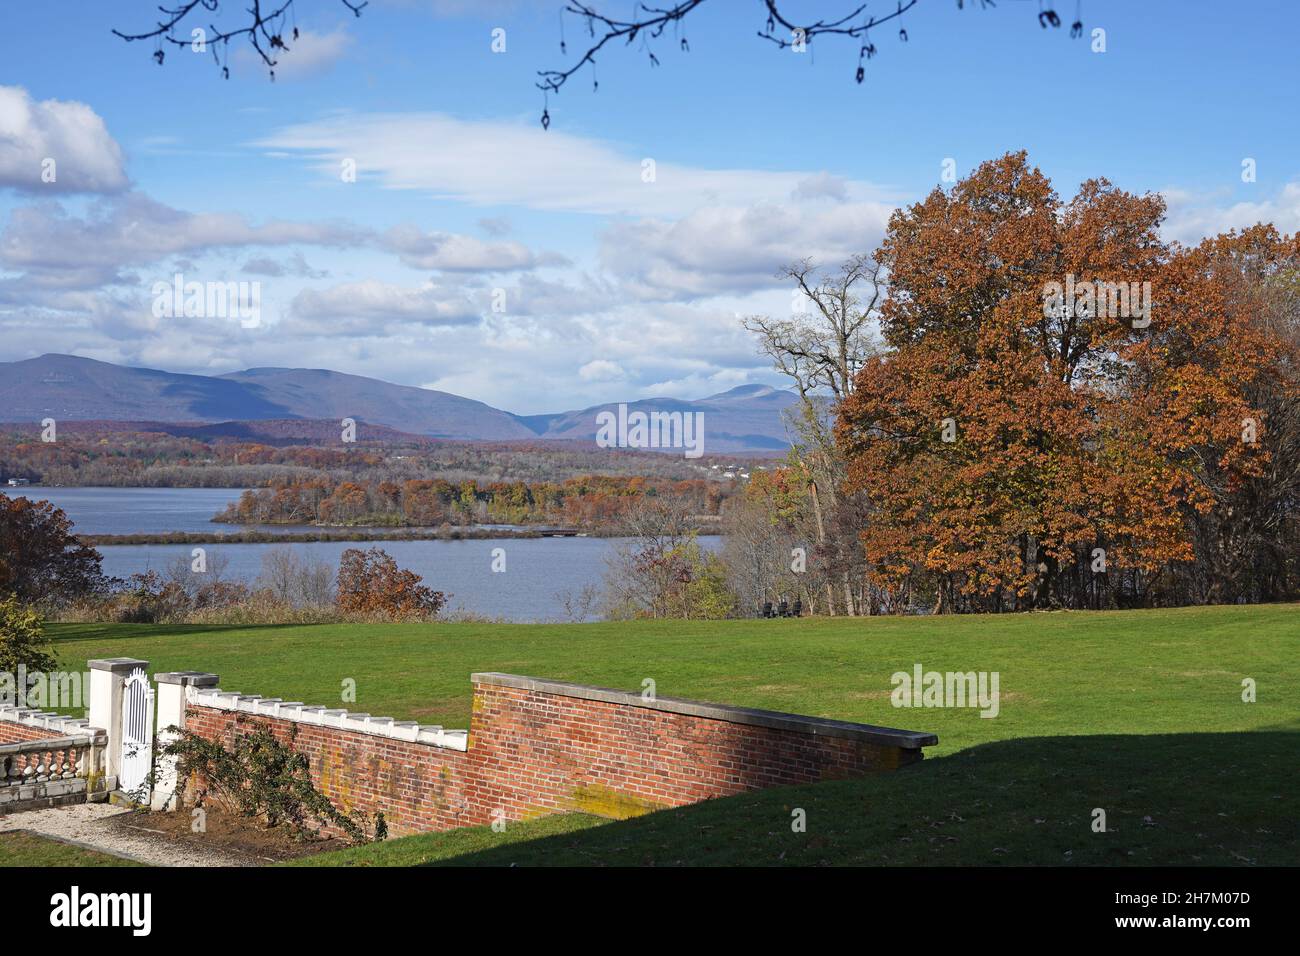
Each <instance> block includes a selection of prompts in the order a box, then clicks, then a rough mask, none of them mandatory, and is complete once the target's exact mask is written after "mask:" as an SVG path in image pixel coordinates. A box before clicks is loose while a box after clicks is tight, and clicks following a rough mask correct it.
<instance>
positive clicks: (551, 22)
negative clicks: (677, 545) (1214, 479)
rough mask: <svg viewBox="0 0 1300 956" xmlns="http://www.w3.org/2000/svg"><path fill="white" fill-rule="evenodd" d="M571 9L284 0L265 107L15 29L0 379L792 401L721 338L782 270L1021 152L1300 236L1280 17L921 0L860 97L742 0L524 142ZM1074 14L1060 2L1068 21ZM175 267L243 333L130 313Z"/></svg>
mask: <svg viewBox="0 0 1300 956" xmlns="http://www.w3.org/2000/svg"><path fill="white" fill-rule="evenodd" d="M242 6H243V5H242V4H239V3H223V4H222V10H221V11H220V12H219V14H218V15H217V16H216V17H215V19H216V22H217V23H218V24H219V25H222V26H224V25H227V24H228V23H230V22H231V21H232V20H233V18H234V17H235V16H236V15H237V13H238V11H240V10H241V9H242ZM561 6H562V4H561V3H560V2H558V0H516V2H508V0H506V2H494V0H478V2H473V3H472V2H469V0H372V2H371V4H370V6H369V7H368V8H367V9H366V10H365V12H364V14H363V15H362V16H361V17H360V18H355V17H353V16H352V15H351V13H349V12H348V11H347V9H346V8H345V7H343V5H342V4H341V3H338V2H337V0H298V2H297V10H296V22H297V25H298V27H299V29H300V30H301V31H302V32H303V34H304V38H303V40H302V41H301V42H300V43H299V44H297V45H296V48H295V49H293V50H292V51H291V52H290V53H289V54H287V55H284V56H282V58H281V60H282V62H281V67H280V69H279V71H278V72H279V76H278V78H277V80H276V82H275V83H270V82H269V81H268V79H267V76H266V71H265V69H264V68H263V67H262V66H261V65H260V64H259V63H258V62H256V61H255V59H254V58H253V57H252V56H251V55H250V54H249V52H248V51H246V50H243V49H242V48H241V46H240V45H238V44H236V45H233V46H232V53H231V57H230V64H229V65H230V69H231V74H232V76H231V79H230V80H229V81H225V80H222V78H221V76H220V74H219V72H218V70H217V69H216V67H215V66H214V65H213V63H212V57H211V54H210V53H204V54H193V53H189V52H188V51H183V50H175V49H168V50H167V56H166V63H165V64H164V65H163V66H162V67H159V66H158V65H157V64H156V63H155V62H154V61H153V59H152V57H151V56H150V54H151V52H152V49H153V47H152V46H151V45H148V44H147V43H137V44H130V45H128V44H125V43H123V42H121V41H120V40H117V39H116V38H114V37H112V36H111V35H110V34H109V30H110V29H111V28H113V27H117V28H119V29H122V30H124V31H130V30H132V29H141V28H143V27H146V26H147V25H149V24H150V23H151V22H152V20H153V17H154V15H155V14H154V4H151V3H149V2H144V0H118V2H115V3H112V4H104V3H99V2H91V0H83V2H73V3H48V4H43V5H27V4H23V5H19V6H17V7H16V8H15V9H12V10H10V11H8V13H7V19H6V32H5V34H4V35H3V36H0V230H3V231H0V359H17V358H26V357H30V356H33V355H38V354H41V353H42V352H49V351H58V352H74V353H76V354H81V355H87V356H90V357H94V358H101V359H105V360H109V361H117V362H126V363H129V364H138V365H151V366H156V367H163V368H169V369H174V370H180V371H202V372H223V371H230V370H233V369H237V368H243V367H247V366H255V365H308V366H314V367H330V368H336V369H340V370H343V371H349V372H355V373H358V374H366V375H374V376H377V377H381V378H386V379H389V380H392V381H400V382H403V383H407V384H412V385H426V386H430V387H435V388H442V389H446V390H448V391H453V392H457V393H459V394H464V395H468V396H470V397H473V398H477V399H481V400H483V401H486V402H489V403H491V404H493V405H496V406H498V407H504V408H508V409H510V410H512V411H517V412H523V413H533V412H541V411H555V410H559V409H563V408H573V407H580V406H584V405H588V404H592V403H594V402H597V401H606V400H613V399H625V398H635V397H643V396H646V395H651V394H674V395H679V396H682V397H698V396H702V395H706V394H710V393H713V392H717V391H721V390H723V389H725V388H729V387H731V386H733V385H737V384H742V383H745V382H751V381H765V382H772V383H776V382H778V381H779V380H778V379H777V378H776V377H775V376H774V375H773V373H771V372H770V371H768V370H767V368H766V364H765V362H764V361H763V360H762V359H761V358H760V357H758V356H757V355H756V354H755V353H754V349H753V343H752V342H751V341H750V340H749V338H748V337H747V335H746V333H744V331H743V329H742V328H741V327H740V318H741V317H742V316H744V315H747V314H751V313H755V312H767V313H775V312H777V311H788V309H789V308H790V295H789V291H788V289H786V288H784V287H782V286H781V285H780V284H779V283H778V282H776V281H775V280H774V279H773V278H772V273H773V272H774V271H775V268H776V267H777V266H778V265H779V264H781V263H782V262H784V261H788V260H790V259H793V258H795V257H798V256H802V255H811V256H814V257H816V258H817V259H818V261H822V262H827V263H834V262H835V261H836V260H837V259H839V258H843V257H844V256H846V255H848V254H849V253H851V252H855V251H870V250H871V249H873V248H874V247H875V245H876V243H878V241H879V239H880V237H881V234H882V232H883V228H884V224H885V222H886V220H887V218H888V214H889V212H890V210H892V209H893V208H895V207H896V206H897V205H899V204H901V203H906V202H910V201H914V200H916V199H918V198H920V197H921V196H923V195H924V194H925V192H927V191H928V190H929V189H931V188H933V187H934V186H935V185H936V184H938V183H939V178H940V173H941V169H942V164H943V162H944V160H945V159H948V158H951V159H952V160H954V161H955V163H956V167H957V171H958V173H959V174H962V173H964V172H966V171H968V170H969V169H970V168H971V167H972V166H973V165H975V164H977V163H978V162H979V161H981V160H983V159H987V158H991V157H994V156H997V155H1000V154H1002V153H1004V152H1006V151H1007V150H1012V149H1020V148H1024V149H1028V150H1029V153H1030V158H1031V160H1032V161H1033V162H1034V163H1036V164H1037V165H1039V166H1040V167H1041V168H1042V169H1043V170H1044V171H1045V172H1046V173H1047V174H1048V175H1049V176H1051V177H1052V179H1053V181H1054V182H1055V184H1056V187H1057V189H1058V191H1059V192H1060V193H1062V194H1063V195H1065V196H1068V195H1070V194H1071V193H1072V192H1073V191H1074V189H1075V188H1076V187H1077V185H1078V183H1079V182H1080V181H1082V180H1083V179H1085V178H1089V177H1092V176H1106V177H1107V178H1109V179H1111V180H1112V181H1114V182H1116V183H1117V184H1119V185H1120V186H1122V187H1124V188H1127V189H1130V190H1133V191H1136V192H1145V191H1159V192H1162V193H1164V194H1165V195H1166V197H1167V199H1168V201H1169V204H1170V216H1169V220H1168V223H1167V225H1166V233H1167V235H1168V236H1169V237H1170V238H1175V239H1179V240H1181V241H1189V242H1190V241H1196V240H1197V239H1199V238H1200V237H1202V236H1204V235H1206V234H1209V233H1213V232H1217V231H1219V230H1221V229H1224V228H1228V227H1231V226H1241V225H1246V224H1249V223H1252V222H1255V221H1257V220H1260V219H1264V220H1269V221H1274V222H1276V223H1277V224H1278V226H1279V227H1280V228H1283V229H1285V230H1287V231H1294V230H1295V229H1297V228H1298V227H1300V149H1297V146H1298V145H1300V144H1298V143H1297V124H1296V121H1295V118H1294V117H1295V115H1296V113H1297V108H1296V107H1297V102H1298V98H1297V94H1298V93H1300V59H1298V58H1297V57H1296V56H1295V55H1294V49H1293V42H1294V37H1295V36H1296V35H1297V30H1296V27H1297V25H1298V24H1297V21H1300V5H1296V4H1294V3H1286V2H1275V3H1266V2H1261V3H1251V4H1225V3H1211V2H1159V0H1151V2H1131V0H1130V2H1126V0H1087V2H1083V3H1082V5H1081V7H1080V11H1081V19H1082V20H1083V22H1084V24H1085V34H1084V37H1083V38H1082V39H1078V40H1072V39H1070V38H1069V37H1068V35H1067V28H1066V27H1062V28H1061V29H1060V30H1043V29H1041V28H1040V27H1039V26H1038V22H1037V13H1038V10H1039V6H1040V5H1039V3H1038V2H1037V0H1003V2H1001V3H999V4H998V6H997V7H996V8H994V9H987V10H980V9H978V3H967V4H966V7H967V8H968V9H965V10H960V11H959V10H957V9H956V4H955V3H953V2H952V0H921V2H920V3H919V4H918V6H917V7H916V9H914V10H912V11H909V12H908V14H907V15H906V16H905V17H904V19H903V20H902V21H901V25H902V26H903V27H904V28H905V29H906V30H907V32H908V42H906V43H903V42H901V41H900V39H899V37H898V34H897V27H898V24H896V23H895V24H889V25H887V26H884V27H881V28H880V29H879V30H878V31H877V32H876V35H875V36H873V40H874V42H875V44H876V46H877V47H878V48H879V51H880V52H879V54H878V55H877V56H876V57H875V58H874V59H872V60H871V61H870V62H869V63H868V64H867V77H866V82H865V83H863V84H862V85H861V86H859V85H857V84H855V83H854V82H853V72H854V69H855V68H856V65H857V44H855V43H854V42H853V41H850V40H838V39H835V38H829V37H828V38H822V39H819V40H817V41H816V42H814V43H813V45H812V50H811V52H810V53H807V54H795V53H792V52H791V51H789V50H786V51H779V50H776V49H775V48H774V47H772V46H771V45H770V44H767V43H765V42H764V41H762V40H760V39H758V38H757V37H756V36H755V33H756V31H757V30H759V29H760V28H761V27H762V26H763V21H764V19H765V16H764V14H763V12H762V4H761V3H759V2H757V0H753V2H750V0H711V2H709V3H705V4H704V5H702V6H701V8H700V9H699V11H698V12H696V13H694V14H692V15H691V17H690V18H689V19H688V20H687V21H686V23H685V25H684V27H683V28H682V35H684V36H685V37H686V38H687V39H688V41H689V45H690V52H689V53H682V52H680V51H679V50H678V48H677V39H676V38H674V37H673V36H672V35H667V36H665V37H664V38H663V39H662V40H661V41H659V42H657V43H655V44H654V47H653V48H654V50H655V52H656V53H657V55H658V57H659V59H660V61H661V63H662V65H661V66H660V67H658V68H652V67H651V66H650V65H649V63H648V60H647V54H646V52H645V51H644V50H643V49H642V48H641V47H640V45H639V44H637V45H634V46H633V47H631V48H625V47H622V46H617V47H614V48H612V49H610V50H609V51H608V52H606V53H604V54H603V55H602V56H601V57H600V58H599V61H598V65H597V73H596V77H597V79H598V80H599V84H600V89H599V91H598V92H595V93H593V92H592V77H591V75H590V73H589V72H583V73H580V74H578V75H577V76H576V77H575V78H574V79H573V80H572V81H571V82H570V84H569V85H568V86H567V87H566V88H565V90H564V91H563V93H562V94H561V95H559V96H558V97H556V96H552V97H551V100H550V104H549V105H550V113H551V116H552V118H553V123H552V126H551V129H550V131H549V132H544V131H542V130H541V128H540V126H539V124H538V116H539V115H540V112H541V108H542V96H541V94H540V93H539V92H538V91H537V90H536V89H535V88H534V86H533V81H534V79H535V74H536V71H537V70H538V69H542V68H549V67H556V66H567V65H568V64H569V62H571V60H572V57H573V54H574V51H575V50H577V49H579V47H580V45H581V41H582V40H583V38H584V35H583V29H582V26H581V23H580V22H579V21H578V20H575V19H574V18H572V17H568V18H565V26H564V35H565V39H566V40H567V42H568V47H569V54H568V56H564V55H562V54H561V53H560V50H559V39H560V22H561V17H560V14H559V10H560V8H561ZM783 7H784V8H785V9H787V10H788V12H789V14H790V15H791V16H792V17H795V18H797V17H799V16H800V15H801V14H804V13H805V12H808V13H809V15H810V16H815V15H823V16H824V15H828V14H829V13H832V12H835V11H840V10H845V9H848V8H849V7H848V5H844V4H838V3H835V2H833V0H821V2H817V3H813V2H802V3H798V2H789V3H787V4H785V5H783ZM893 7H894V4H893V3H892V2H890V3H880V4H873V5H871V7H869V9H878V10H879V11H880V12H888V11H890V10H892V9H893ZM971 7H976V9H970V8H971ZM625 8H630V4H628V3H619V4H604V5H602V9H606V10H609V11H612V12H618V13H625V12H626V9H625ZM1075 9H1076V5H1075V0H1062V2H1060V3H1059V4H1058V12H1059V13H1060V15H1061V17H1062V19H1063V20H1064V21H1065V23H1066V25H1067V26H1068V24H1069V23H1070V22H1071V21H1072V20H1073V19H1074V17H1075ZM210 19H211V18H207V17H205V18H202V19H198V20H196V21H195V22H194V25H203V24H206V23H208V22H210ZM495 28H501V29H504V30H505V43H506V50H505V52H504V53H494V52H493V51H492V48H491V45H492V31H493V29H495ZM1096 28H1100V29H1103V30H1104V31H1105V38H1104V39H1105V51H1104V52H1094V51H1093V49H1092V47H1093V46H1094V41H1093V38H1092V31H1093V30H1094V29H1096ZM186 35H188V31H187V33H186ZM51 36H57V41H56V42H52V41H51V39H50V37H51ZM291 46H295V45H294V44H291ZM73 104H80V105H79V106H75V105H73ZM47 154H53V156H54V158H55V159H56V160H58V161H59V166H58V169H59V177H58V180H57V181H56V183H44V182H42V181H41V180H40V178H39V162H40V160H41V159H42V158H45V157H46V155H47ZM1246 158H1250V159H1253V160H1254V161H1255V168H1256V171H1257V175H1256V179H1255V181H1254V182H1243V181H1242V176H1241V169H1242V161H1243V159H1246ZM347 160H352V161H355V163H356V168H357V177H356V181H355V182H344V181H343V179H342V177H341V176H340V169H341V166H342V164H343V162H344V161H347ZM645 160H653V162H654V164H655V166H654V168H655V177H654V181H653V182H645V181H644V180H643V176H642V171H643V168H644V167H643V164H644V162H645ZM177 272H180V273H182V274H183V275H184V276H185V278H186V280H187V281H188V280H190V279H194V280H198V281H227V280H230V281H235V280H247V281H257V282H259V283H260V284H261V285H260V291H261V296H262V306H263V310H262V313H263V321H261V323H260V324H259V325H258V326H257V327H256V328H244V327H242V326H241V324H240V322H239V321H238V320H237V319H231V318H227V317H224V316H207V317H197V318H196V317H191V318H184V317H180V318H161V319H160V318H158V317H157V316H155V315H153V313H152V311H151V303H152V297H151V295H150V289H151V287H152V285H153V283H155V282H158V281H161V280H166V281H170V280H171V278H172V276H173V275H174V274H176V273H177ZM502 302H503V303H504V306H503V307H502V306H501V303H502ZM494 304H496V305H497V306H498V311H494V310H493V305H494Z"/></svg>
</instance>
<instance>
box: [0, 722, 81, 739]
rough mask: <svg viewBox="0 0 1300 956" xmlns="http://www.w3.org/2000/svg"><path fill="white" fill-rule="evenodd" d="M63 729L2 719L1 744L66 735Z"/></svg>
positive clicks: (0, 724)
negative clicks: (47, 728) (34, 725)
mask: <svg viewBox="0 0 1300 956" xmlns="http://www.w3.org/2000/svg"><path fill="white" fill-rule="evenodd" d="M66 736H67V734H66V733H65V732H64V731H62V730H46V729H45V728H44V727H33V726H31V725H30V724H20V723H18V722H17V721H13V720H0V744H19V743H23V742H24V741H27V740H49V739H52V738H54V737H66Z"/></svg>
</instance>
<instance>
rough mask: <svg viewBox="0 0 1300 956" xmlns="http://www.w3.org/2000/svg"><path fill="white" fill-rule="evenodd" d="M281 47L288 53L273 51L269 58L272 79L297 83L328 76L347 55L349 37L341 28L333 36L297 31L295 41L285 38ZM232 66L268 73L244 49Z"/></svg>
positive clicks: (240, 51)
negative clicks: (271, 63) (273, 71)
mask: <svg viewBox="0 0 1300 956" xmlns="http://www.w3.org/2000/svg"><path fill="white" fill-rule="evenodd" d="M285 43H286V45H287V46H288V49H286V50H279V51H275V55H274V56H272V57H271V58H272V59H273V60H275V78H276V79H277V80H301V79H305V78H307V77H310V76H317V75H319V74H321V73H325V72H328V71H329V70H330V69H331V68H332V67H333V66H334V64H335V63H337V62H338V61H339V60H341V59H342V58H343V55H344V54H345V53H347V50H348V47H349V46H350V45H351V44H352V36H351V35H350V34H349V33H348V32H347V31H346V29H345V28H343V27H339V28H337V29H336V30H334V32H333V33H314V32H312V31H311V30H300V31H299V32H298V38H297V39H296V40H295V39H293V38H292V37H286V39H285ZM263 48H264V49H265V47H263ZM268 52H270V51H268ZM235 62H236V63H237V64H238V65H239V66H240V67H242V68H244V69H260V70H265V69H268V67H267V66H266V63H265V62H264V61H263V60H262V58H261V57H260V56H258V55H257V53H256V52H255V51H253V50H251V49H249V48H248V47H240V48H239V50H238V51H237V52H236V53H235Z"/></svg>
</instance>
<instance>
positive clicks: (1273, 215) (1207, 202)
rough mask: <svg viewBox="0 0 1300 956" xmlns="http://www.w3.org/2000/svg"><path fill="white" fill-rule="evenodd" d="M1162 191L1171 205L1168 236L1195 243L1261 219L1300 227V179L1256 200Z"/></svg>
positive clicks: (1288, 228) (1283, 226) (1290, 229)
mask: <svg viewBox="0 0 1300 956" xmlns="http://www.w3.org/2000/svg"><path fill="white" fill-rule="evenodd" d="M1162 195H1163V196H1164V197H1165V202H1166V203H1167V204H1168V207H1169V211H1168V215H1167V216H1166V218H1165V222H1164V225H1163V226H1162V227H1161V232H1162V233H1163V235H1164V236H1165V238H1166V239H1177V240H1178V241H1179V242H1183V243H1186V244H1189V245H1195V244H1196V243H1199V242H1200V241H1201V240H1202V239H1204V238H1205V237H1206V236H1214V235H1218V234H1219V233H1221V232H1226V231H1227V230H1229V229H1243V228H1245V227H1247V226H1253V225H1255V224H1256V223H1259V222H1266V223H1272V224H1273V225H1275V226H1276V227H1277V228H1278V231H1279V232H1296V231H1300V183H1294V182H1293V183H1287V184H1286V185H1285V186H1283V187H1282V189H1281V190H1280V191H1279V192H1277V193H1276V194H1275V195H1272V196H1265V197H1263V198H1261V199H1259V200H1256V201H1253V202H1227V203H1225V202H1222V201H1221V197H1220V196H1217V195H1214V194H1209V195H1207V194H1205V193H1197V192H1192V191H1191V190H1187V189H1166V190H1164V191H1163V192H1162Z"/></svg>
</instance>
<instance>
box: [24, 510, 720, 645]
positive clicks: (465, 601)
mask: <svg viewBox="0 0 1300 956" xmlns="http://www.w3.org/2000/svg"><path fill="white" fill-rule="evenodd" d="M241 491H242V489H239V488H44V487H39V486H33V487H30V488H24V489H21V490H17V489H7V493H8V494H10V495H18V494H21V495H25V496H26V497H29V498H33V499H46V500H49V501H50V502H52V503H53V504H54V505H55V506H56V507H59V508H62V509H63V510H64V511H65V512H66V513H67V515H68V517H69V518H70V519H71V520H72V522H73V530H74V531H76V532H78V533H80V534H163V533H166V532H168V531H191V532H196V531H201V532H212V533H221V532H222V531H239V530H243V529H245V528H247V527H250V526H247V525H238V526H236V525H223V524H213V523H212V522H211V518H212V516H213V515H214V514H216V513H217V512H218V511H220V510H221V509H222V508H224V507H225V506H226V505H227V504H229V503H230V502H232V501H235V500H237V499H238V498H239V495H240V493H241ZM266 530H271V531H277V530H278V531H287V530H314V529H311V528H302V529H297V528H289V527H286V526H283V525H276V526H266ZM623 540H625V539H622V538H482V539H476V540H460V541H442V540H437V541H381V542H378V547H381V548H383V549H384V550H385V551H387V552H388V553H389V554H391V555H392V556H393V558H394V560H396V561H397V563H398V565H400V566H401V567H403V568H409V569H410V570H412V571H414V572H416V573H417V574H419V575H420V576H422V577H423V578H424V583H425V584H427V585H429V586H430V587H432V588H434V589H435V590H439V591H443V592H446V593H449V594H450V595H451V597H450V599H449V601H448V608H449V609H450V610H453V611H456V610H459V611H464V612H468V613H472V614H478V615H482V616H485V617H491V618H501V619H503V620H508V621H548V620H560V619H563V617H564V606H563V598H562V594H564V593H565V592H568V593H571V594H577V593H578V592H579V591H580V590H581V589H582V588H583V587H585V586H587V585H592V586H597V587H599V585H600V583H601V581H602V579H603V576H604V573H605V569H606V567H607V559H608V558H609V556H610V555H611V554H612V553H613V551H614V549H615V548H616V547H617V546H618V544H619V543H620V542H621V541H623ZM700 543H701V545H702V546H704V547H706V548H715V547H719V546H720V545H721V539H720V538H717V537H703V538H701V539H700ZM366 546H367V545H365V544H364V543H357V542H343V541H333V542H326V541H311V542H295V543H290V544H284V545H274V544H233V543H232V544H205V545H202V547H203V548H205V549H206V550H207V553H208V559H209V561H210V562H211V561H212V559H213V558H214V557H217V558H219V560H223V561H225V563H226V567H225V572H224V573H225V576H226V577H227V578H242V579H245V580H250V581H251V580H252V579H253V578H255V577H257V575H258V573H259V572H260V571H261V569H262V557H263V555H265V554H266V552H267V550H268V549H270V548H273V547H288V548H293V549H294V550H295V551H297V552H298V553H299V554H300V555H302V556H303V557H305V558H309V559H311V560H313V561H321V562H325V563H327V564H329V565H330V567H332V568H337V567H338V562H339V556H340V555H341V554H342V553H343V551H344V550H345V549H347V548H363V547H366ZM194 547H195V545H188V544H185V545H115V546H111V547H101V548H99V552H100V554H102V555H103V556H104V572H105V573H106V574H109V575H113V576H116V577H126V576H127V575H129V574H133V573H135V572H139V571H148V570H151V569H152V570H157V571H162V570H165V569H166V568H167V567H168V566H169V565H171V564H172V563H174V562H175V561H176V559H177V558H184V559H185V560H186V562H188V561H189V560H190V552H191V550H192V549H193V548H194ZM495 549H503V550H504V555H503V556H502V555H499V554H496V553H494V551H495ZM502 558H504V566H505V570H504V571H493V570H492V569H493V566H494V561H495V564H496V566H497V567H500V566H501V559H502Z"/></svg>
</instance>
